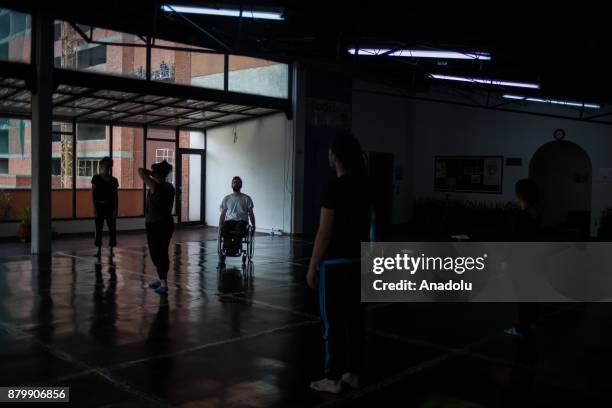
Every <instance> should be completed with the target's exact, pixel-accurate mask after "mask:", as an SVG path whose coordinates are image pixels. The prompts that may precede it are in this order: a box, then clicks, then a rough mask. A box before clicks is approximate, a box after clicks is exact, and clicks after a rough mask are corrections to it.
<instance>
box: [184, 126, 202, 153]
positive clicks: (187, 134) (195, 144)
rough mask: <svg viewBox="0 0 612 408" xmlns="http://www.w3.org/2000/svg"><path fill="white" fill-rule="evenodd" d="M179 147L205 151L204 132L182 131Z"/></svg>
mask: <svg viewBox="0 0 612 408" xmlns="http://www.w3.org/2000/svg"><path fill="white" fill-rule="evenodd" d="M179 147H183V148H189V149H204V132H192V131H187V130H181V131H180V132H179Z"/></svg>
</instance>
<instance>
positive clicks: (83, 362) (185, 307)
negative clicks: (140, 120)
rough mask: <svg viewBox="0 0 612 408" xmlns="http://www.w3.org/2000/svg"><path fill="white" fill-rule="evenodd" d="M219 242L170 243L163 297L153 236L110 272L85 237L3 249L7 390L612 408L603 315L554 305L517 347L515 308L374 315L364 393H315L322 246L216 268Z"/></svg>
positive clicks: (188, 235) (282, 245)
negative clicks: (508, 330)
mask: <svg viewBox="0 0 612 408" xmlns="http://www.w3.org/2000/svg"><path fill="white" fill-rule="evenodd" d="M215 235H216V232H212V231H206V230H190V231H187V232H185V231H182V232H179V233H178V234H177V235H176V236H175V240H174V242H173V244H172V246H171V249H170V254H171V259H172V266H171V271H170V279H171V292H170V296H169V297H168V298H167V300H165V299H163V298H160V297H159V296H158V295H157V294H155V293H154V292H152V291H151V290H150V289H148V288H147V287H146V285H147V282H148V281H149V280H150V279H152V278H153V277H154V276H153V266H152V264H151V261H150V259H149V257H148V255H147V250H146V246H145V241H144V237H143V236H142V234H129V236H128V235H125V236H122V237H120V238H122V239H120V242H122V246H121V247H119V248H118V249H117V250H116V254H115V257H114V258H112V259H111V258H109V257H108V256H107V255H108V254H104V256H103V258H102V260H101V262H100V263H98V262H97V259H96V258H94V257H93V256H92V255H93V254H94V249H92V248H90V247H89V246H88V245H89V240H88V239H80V240H79V239H76V240H75V239H73V240H72V241H70V240H60V241H58V242H57V243H55V245H54V251H55V252H54V253H53V255H52V256H51V257H31V256H29V255H17V256H5V255H6V250H4V251H1V250H0V251H1V252H0V253H1V254H2V256H3V257H2V258H0V367H1V369H0V385H2V386H8V385H15V386H17V385H20V386H25V385H32V386H33V385H40V386H42V385H47V386H51V385H53V386H69V387H70V396H71V405H73V406H85V407H97V406H121V407H127V406H136V407H139V406H168V405H171V406H184V407H226V406H236V407H241V406H246V407H268V406H274V407H307V406H308V407H310V406H340V405H350V406H379V407H383V406H406V407H408V406H410V407H412V406H414V407H424V408H429V407H480V406H513V407H516V406H555V407H556V406H566V405H573V406H589V405H595V404H598V406H609V405H610V404H611V403H612V401H611V400H610V399H609V398H608V396H607V395H608V392H609V391H608V390H609V383H610V381H609V379H610V374H609V367H610V366H611V364H610V363H612V352H611V351H612V346H611V344H612V314H611V313H610V311H611V308H610V307H609V306H608V305H606V304H597V305H595V304H593V305H573V304H562V305H546V306H545V307H544V308H543V309H544V310H543V316H542V318H541V322H540V324H539V325H538V330H537V335H536V337H535V339H533V340H530V341H520V342H517V341H516V340H514V339H510V338H507V337H504V336H503V335H502V334H501V333H502V329H503V328H504V327H507V326H508V325H509V324H510V323H511V322H512V321H513V319H514V306H513V305H504V304H393V305H387V304H372V305H368V308H367V314H366V324H367V354H366V367H367V372H366V376H365V378H364V380H365V385H364V387H363V388H362V389H361V390H359V391H352V392H350V391H347V392H345V393H343V394H342V395H340V396H329V395H320V394H317V393H314V392H311V391H310V390H309V388H308V382H309V381H310V380H311V379H313V378H317V377H319V376H320V374H321V368H322V358H323V357H322V354H323V353H322V345H321V327H320V322H319V319H318V312H317V299H316V294H315V292H314V291H312V290H310V289H308V288H307V287H306V286H305V284H304V274H305V271H306V268H305V266H306V262H307V257H308V256H309V255H310V251H311V249H312V245H311V244H310V243H309V242H306V241H301V240H292V239H290V238H287V237H268V236H262V237H258V238H257V239H256V254H255V262H254V264H253V267H252V269H249V270H247V271H243V270H242V268H241V267H240V261H239V260H238V259H237V258H233V259H231V258H230V259H228V262H227V267H226V268H225V269H223V270H220V269H218V268H217V256H216V241H215V240H214V236H215ZM81 241H82V242H81ZM601 404H603V405H601Z"/></svg>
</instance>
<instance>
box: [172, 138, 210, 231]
mask: <svg viewBox="0 0 612 408" xmlns="http://www.w3.org/2000/svg"><path fill="white" fill-rule="evenodd" d="M176 179H177V185H178V189H177V198H176V200H177V206H176V208H177V218H178V221H179V223H180V224H183V225H198V224H204V215H205V214H206V212H205V202H206V200H205V199H204V192H205V191H206V184H205V183H206V151H205V150H204V149H187V148H185V149H183V148H181V149H179V150H178V166H177V169H176Z"/></svg>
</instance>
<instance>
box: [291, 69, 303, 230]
mask: <svg viewBox="0 0 612 408" xmlns="http://www.w3.org/2000/svg"><path fill="white" fill-rule="evenodd" d="M290 75H293V95H291V99H292V103H293V120H292V121H291V125H292V126H293V132H292V133H293V163H292V165H293V186H292V193H293V194H292V197H291V233H292V234H301V233H303V216H304V140H305V132H306V72H305V71H304V68H303V67H301V65H300V64H299V63H298V62H295V63H294V64H293V72H291V73H290Z"/></svg>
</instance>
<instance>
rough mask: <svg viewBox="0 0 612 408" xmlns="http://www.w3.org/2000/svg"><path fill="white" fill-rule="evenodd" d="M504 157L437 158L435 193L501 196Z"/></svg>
mask: <svg viewBox="0 0 612 408" xmlns="http://www.w3.org/2000/svg"><path fill="white" fill-rule="evenodd" d="M503 164H504V158H503V156H436V157H435V168H434V191H448V192H463V193H493V194H501V192H502V184H503V183H502V181H503Z"/></svg>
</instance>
